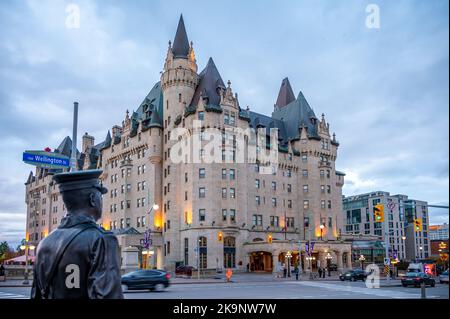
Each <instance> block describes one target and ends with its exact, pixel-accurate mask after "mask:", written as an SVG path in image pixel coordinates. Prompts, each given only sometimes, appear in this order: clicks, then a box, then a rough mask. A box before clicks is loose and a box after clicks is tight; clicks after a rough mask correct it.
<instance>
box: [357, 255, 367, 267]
mask: <svg viewBox="0 0 450 319" xmlns="http://www.w3.org/2000/svg"><path fill="white" fill-rule="evenodd" d="M358 260H359V262H360V263H361V269H362V270H364V261H365V260H366V257H364V255H363V254H361V256H359V258H358Z"/></svg>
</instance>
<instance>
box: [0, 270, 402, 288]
mask: <svg viewBox="0 0 450 319" xmlns="http://www.w3.org/2000/svg"><path fill="white" fill-rule="evenodd" d="M23 281H24V280H23V278H22V279H17V278H12V279H7V280H6V281H0V287H31V286H32V280H29V284H28V285H24V284H23ZM287 281H296V280H295V275H294V276H291V277H287V278H284V277H281V278H277V277H276V276H275V275H273V274H271V273H236V274H233V276H232V278H231V282H232V283H250V282H287ZM299 281H315V282H333V281H335V282H336V281H337V282H340V279H339V275H332V276H330V277H328V276H326V277H325V278H314V279H312V280H311V279H310V277H309V274H307V273H305V274H302V275H301V276H299ZM170 283H171V284H173V285H176V284H220V283H227V281H226V278H225V275H223V274H219V275H218V276H216V277H210V278H200V279H198V278H196V277H191V278H181V277H175V276H173V277H172V278H171V280H170ZM399 286H401V281H400V280H399V279H391V280H390V282H389V283H388V282H387V280H386V278H383V277H382V278H380V287H399Z"/></svg>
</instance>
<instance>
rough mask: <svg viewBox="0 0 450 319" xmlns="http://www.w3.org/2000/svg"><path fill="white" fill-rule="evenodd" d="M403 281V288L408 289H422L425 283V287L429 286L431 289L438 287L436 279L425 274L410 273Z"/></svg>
mask: <svg viewBox="0 0 450 319" xmlns="http://www.w3.org/2000/svg"><path fill="white" fill-rule="evenodd" d="M401 281H402V286H403V287H407V286H409V285H413V286H414V287H420V285H421V284H422V283H423V282H424V283H425V285H429V286H431V287H434V286H435V285H436V281H435V280H434V278H432V277H431V276H430V275H427V274H426V273H423V272H408V273H406V275H405V276H403V277H402V280H401Z"/></svg>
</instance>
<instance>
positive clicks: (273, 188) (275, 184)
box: [272, 182, 277, 191]
mask: <svg viewBox="0 0 450 319" xmlns="http://www.w3.org/2000/svg"><path fill="white" fill-rule="evenodd" d="M272 190H274V191H275V190H277V183H276V182H272Z"/></svg>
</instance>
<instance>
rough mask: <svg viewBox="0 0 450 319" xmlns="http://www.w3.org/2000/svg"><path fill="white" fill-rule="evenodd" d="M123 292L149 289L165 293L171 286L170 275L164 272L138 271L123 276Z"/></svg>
mask: <svg viewBox="0 0 450 319" xmlns="http://www.w3.org/2000/svg"><path fill="white" fill-rule="evenodd" d="M121 284H122V291H127V290H141V289H148V290H150V291H153V290H155V291H163V290H164V289H165V288H167V287H169V285H170V274H169V273H168V272H166V271H164V270H158V269H153V270H147V269H143V270H136V271H133V272H130V273H128V274H125V275H123V276H122V280H121Z"/></svg>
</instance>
